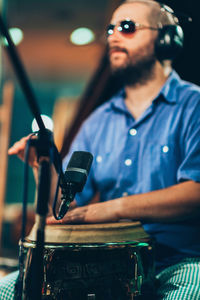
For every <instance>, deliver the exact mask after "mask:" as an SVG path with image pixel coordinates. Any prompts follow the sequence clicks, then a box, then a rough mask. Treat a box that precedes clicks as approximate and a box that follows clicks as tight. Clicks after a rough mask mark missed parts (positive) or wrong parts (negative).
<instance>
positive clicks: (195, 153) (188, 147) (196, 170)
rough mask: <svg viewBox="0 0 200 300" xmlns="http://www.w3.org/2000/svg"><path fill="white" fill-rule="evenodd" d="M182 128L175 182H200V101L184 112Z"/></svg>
mask: <svg viewBox="0 0 200 300" xmlns="http://www.w3.org/2000/svg"><path fill="white" fill-rule="evenodd" d="M193 100H195V99H193ZM190 104H191V103H190ZM190 106H191V105H190ZM183 127H185V129H184V130H183V132H184V134H183V139H182V141H183V143H182V144H181V147H182V153H183V160H182V162H181V165H180V166H179V169H178V173H177V180H178V182H182V181H185V180H193V181H196V182H200V101H196V104H195V105H192V108H191V107H188V109H187V110H186V112H185V116H184V121H183Z"/></svg>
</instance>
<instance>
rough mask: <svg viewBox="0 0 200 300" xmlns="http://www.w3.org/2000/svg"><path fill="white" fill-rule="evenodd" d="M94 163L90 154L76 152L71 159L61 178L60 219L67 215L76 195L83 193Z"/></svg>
mask: <svg viewBox="0 0 200 300" xmlns="http://www.w3.org/2000/svg"><path fill="white" fill-rule="evenodd" d="M92 161H93V156H92V154H91V153H90V152H86V151H75V152H73V154H72V157H71V158H70V161H69V163H68V165H67V168H66V171H65V173H64V174H63V176H62V178H61V183H60V186H61V191H62V197H61V200H62V203H61V205H60V208H59V213H58V219H59V220H60V219H62V218H63V217H64V215H65V214H66V213H67V211H68V208H69V205H70V203H71V202H72V201H73V200H74V197H75V194H76V193H79V192H82V190H83V187H84V185H85V183H86V180H87V176H88V173H89V171H90V168H91V165H92Z"/></svg>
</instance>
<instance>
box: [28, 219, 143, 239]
mask: <svg viewBox="0 0 200 300" xmlns="http://www.w3.org/2000/svg"><path fill="white" fill-rule="evenodd" d="M36 230H37V228H36V224H35V225H34V226H33V229H32V231H31V232H30V234H29V236H28V237H27V238H26V241H33V242H34V241H36ZM147 238H149V236H148V235H147V233H146V232H145V231H144V229H143V227H142V226H141V223H140V222H119V223H106V224H87V225H86V224H82V225H60V224H59V225H47V226H46V228H45V243H50V244H74V243H76V244H91V243H92V244H95V243H98V244H99V243H100V244H104V243H116V242H117V243H118V242H127V241H131V242H134V241H135V242H136V243H137V242H138V241H141V239H142V240H143V239H147Z"/></svg>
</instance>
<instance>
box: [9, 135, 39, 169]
mask: <svg viewBox="0 0 200 300" xmlns="http://www.w3.org/2000/svg"><path fill="white" fill-rule="evenodd" d="M30 138H32V139H33V138H36V137H35V136H32V137H31V134H30V135H28V136H25V137H23V138H21V139H20V140H19V141H17V142H16V143H14V145H13V146H12V147H11V148H10V149H9V150H8V154H9V155H17V156H18V157H19V158H20V159H21V160H23V161H24V158H25V148H26V144H27V141H28V140H29V139H30ZM28 161H29V165H30V166H31V167H33V168H38V162H37V155H36V151H35V148H34V147H31V148H30V151H29V160H28Z"/></svg>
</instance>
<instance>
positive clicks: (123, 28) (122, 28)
mask: <svg viewBox="0 0 200 300" xmlns="http://www.w3.org/2000/svg"><path fill="white" fill-rule="evenodd" d="M115 26H116V25H115V24H109V25H108V27H107V30H106V32H107V36H110V35H112V34H113V33H114V29H115ZM139 29H151V30H158V29H159V28H155V27H150V26H146V25H143V24H139V23H136V22H134V21H133V20H129V19H126V20H123V21H121V22H120V23H119V25H118V26H117V30H118V31H119V32H120V33H122V34H123V35H129V34H132V33H134V32H135V31H136V30H139Z"/></svg>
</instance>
